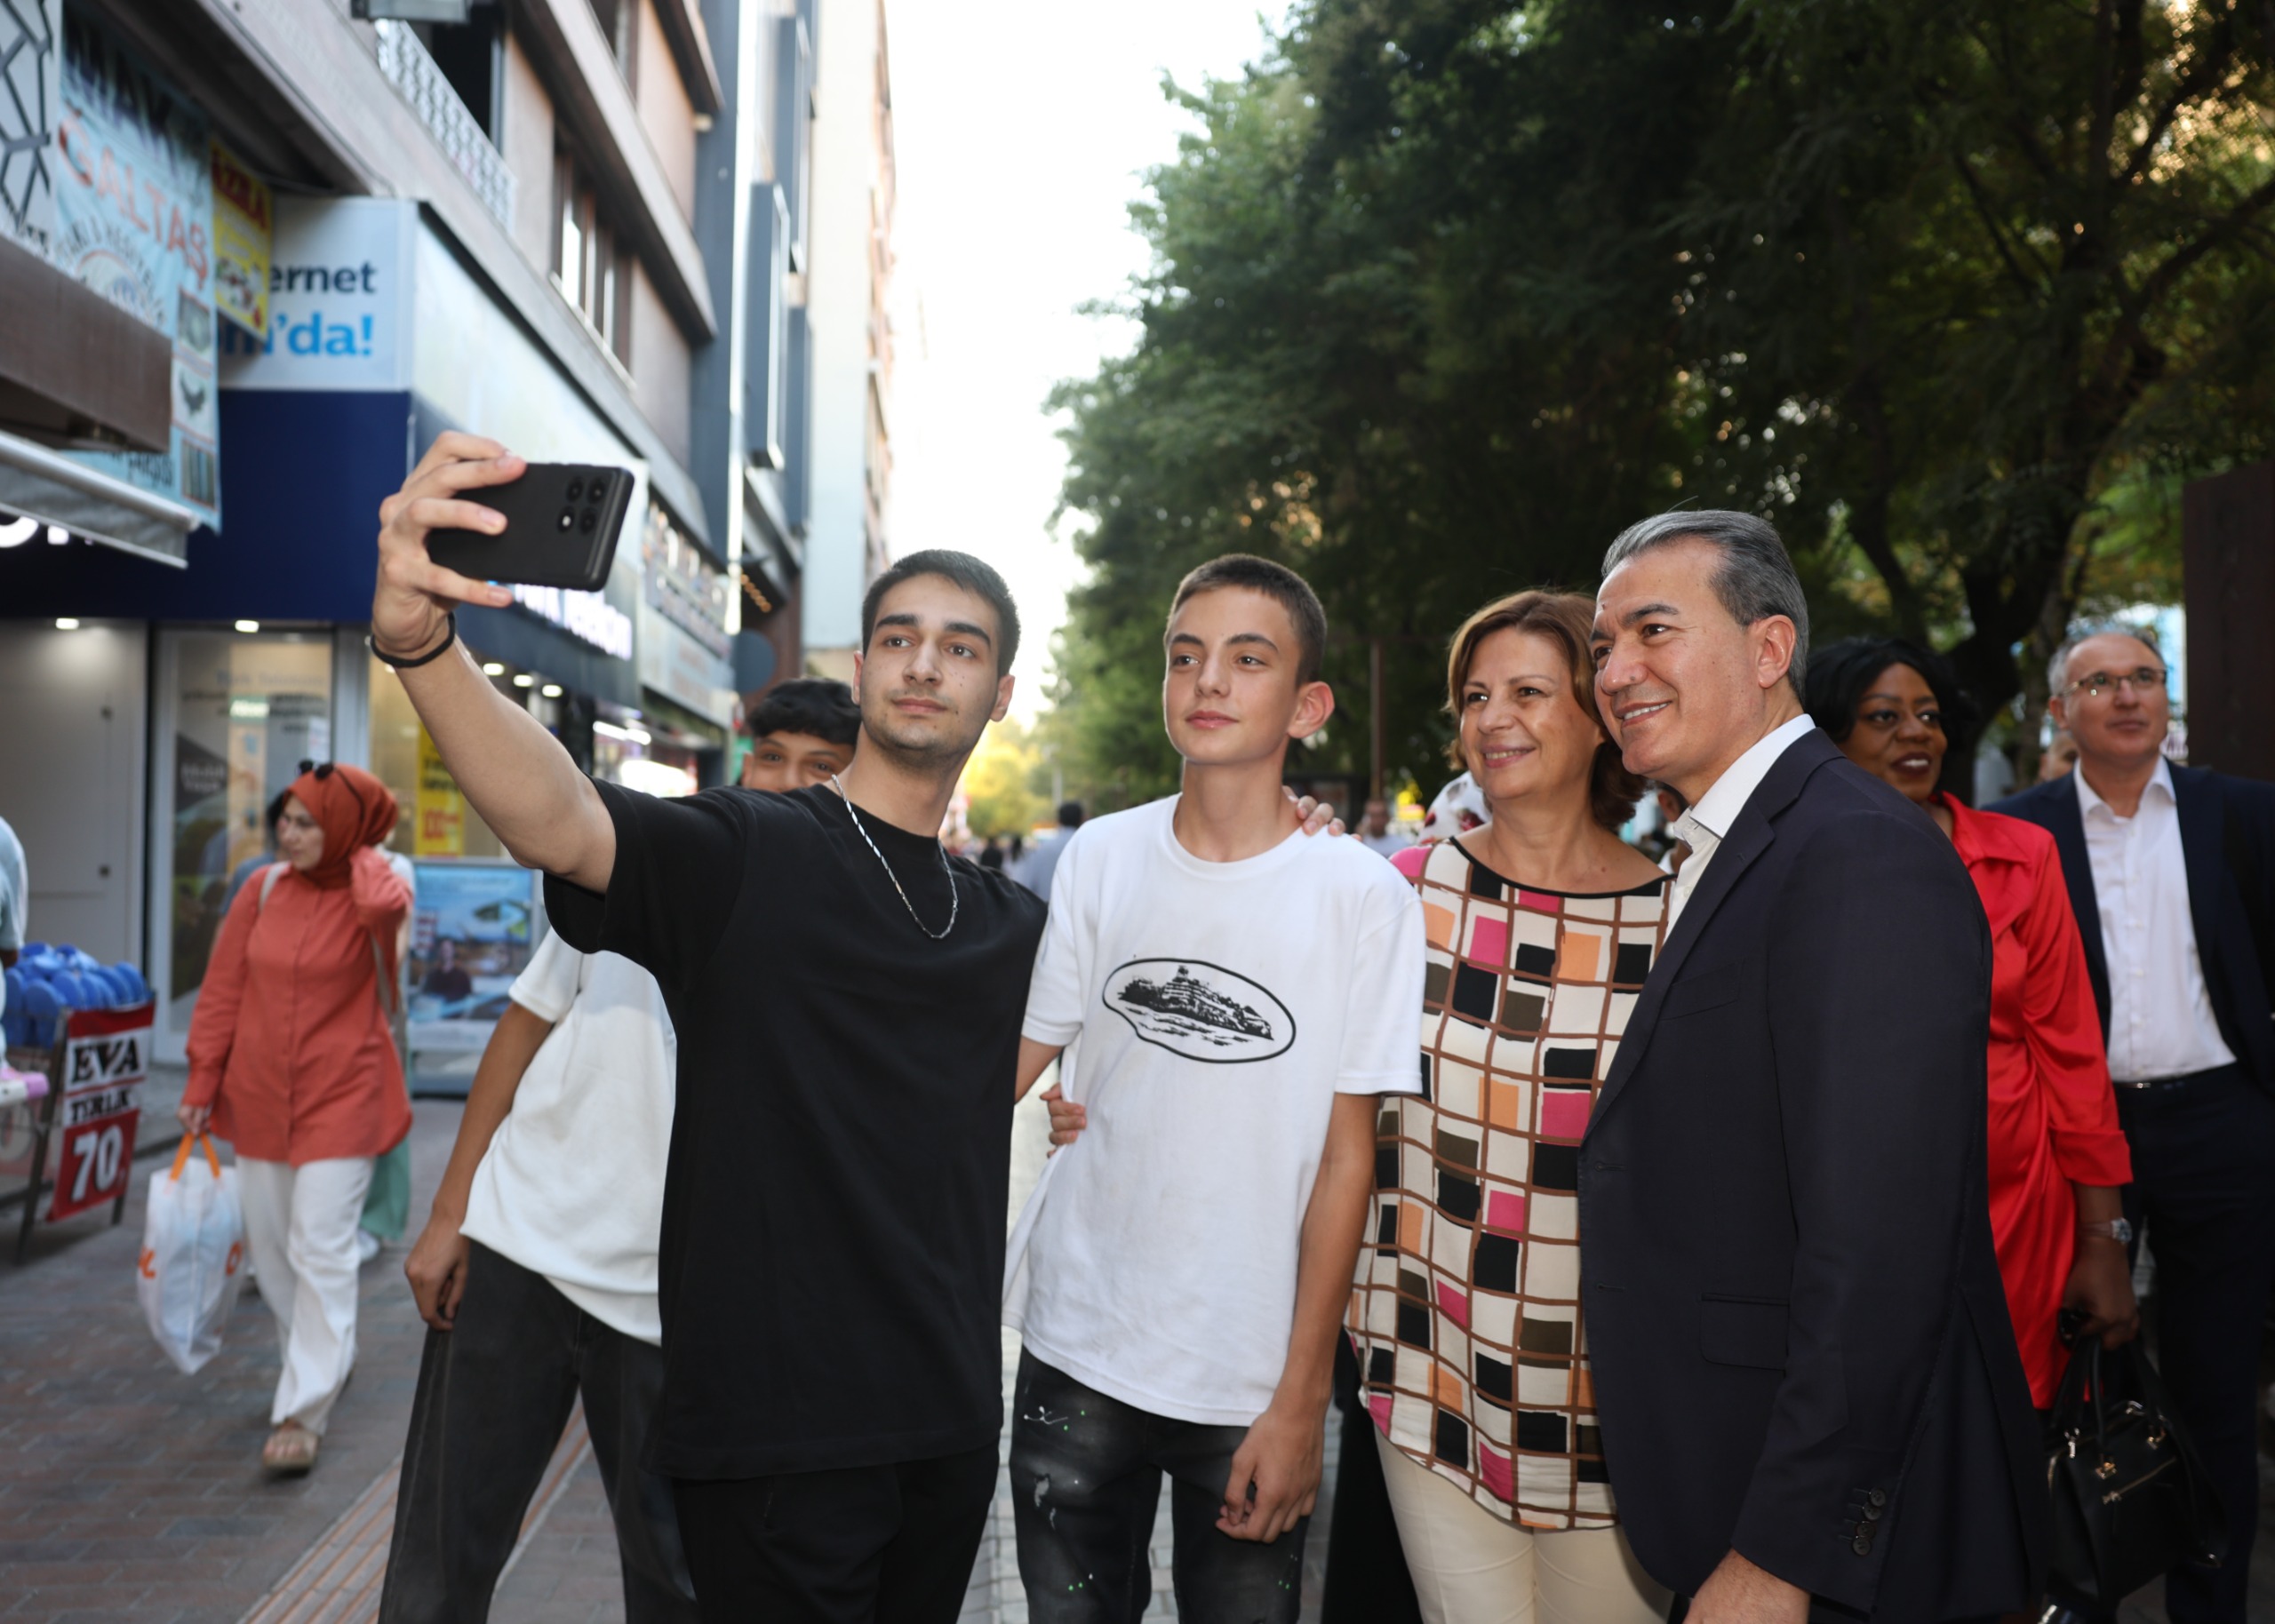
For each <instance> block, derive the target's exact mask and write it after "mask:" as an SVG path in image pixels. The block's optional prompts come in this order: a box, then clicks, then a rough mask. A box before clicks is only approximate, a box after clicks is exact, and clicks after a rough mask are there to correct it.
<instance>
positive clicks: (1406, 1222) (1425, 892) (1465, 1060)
mask: <svg viewBox="0 0 2275 1624" xmlns="http://www.w3.org/2000/svg"><path fill="white" fill-rule="evenodd" d="M1395 861H1396V862H1397V863H1398V865H1399V867H1400V868H1401V870H1403V871H1404V872H1405V873H1406V875H1407V877H1408V878H1409V879H1410V880H1413V881H1414V883H1415V887H1416V889H1417V890H1418V891H1419V892H1420V893H1421V898H1422V909H1423V914H1424V917H1425V920H1426V921H1427V928H1428V936H1429V950H1428V951H1429V975H1428V981H1427V983H1426V985H1425V991H1424V993H1423V1007H1422V1055H1423V1063H1424V1064H1423V1074H1424V1079H1425V1089H1426V1092H1425V1093H1424V1094H1422V1095H1402V1096H1399V1095H1391V1096H1385V1098H1384V1100H1383V1102H1382V1112H1381V1115H1380V1117H1379V1118H1377V1137H1376V1142H1375V1184H1376V1190H1375V1197H1374V1206H1373V1211H1372V1214H1371V1215H1370V1218H1369V1237H1368V1241H1369V1244H1368V1245H1366V1246H1363V1247H1362V1248H1361V1252H1360V1254H1359V1268H1358V1278H1357V1280H1356V1282H1355V1284H1354V1287H1353V1292H1352V1297H1351V1311H1350V1330H1351V1334H1352V1339H1353V1343H1354V1345H1355V1346H1356V1349H1357V1350H1358V1355H1359V1369H1360V1373H1361V1381H1362V1383H1363V1390H1364V1393H1365V1395H1366V1400H1367V1404H1368V1406H1369V1408H1370V1409H1371V1410H1372V1411H1373V1413H1374V1418H1375V1425H1376V1426H1377V1427H1378V1428H1380V1429H1382V1431H1383V1432H1384V1434H1385V1436H1386V1437H1388V1438H1389V1439H1390V1441H1391V1442H1392V1443H1393V1444H1394V1445H1397V1446H1398V1447H1399V1448H1401V1449H1402V1450H1404V1451H1405V1452H1406V1453H1408V1454H1409V1455H1410V1456H1411V1457H1413V1458H1414V1459H1415V1460H1416V1461H1419V1462H1421V1463H1422V1464H1423V1465H1425V1466H1427V1467H1429V1468H1430V1469H1432V1470H1433V1471H1435V1472H1436V1473H1438V1475H1439V1476H1441V1477H1444V1478H1446V1479H1447V1480H1448V1481H1449V1482H1451V1483H1454V1484H1457V1485H1460V1487H1461V1488H1462V1489H1463V1490H1464V1491H1465V1492H1466V1493H1468V1494H1469V1496H1470V1498H1471V1499H1473V1500H1474V1501H1476V1502H1477V1503H1478V1504H1479V1505H1481V1506H1482V1507H1484V1508H1485V1509H1487V1510H1489V1511H1491V1512H1493V1513H1494V1514H1495V1515H1497V1516H1498V1517H1504V1518H1506V1519H1507V1520H1509V1521H1510V1522H1513V1523H1515V1524H1520V1525H1521V1526H1524V1527H1528V1528H1543V1529H1561V1528H1600V1527H1606V1526H1608V1525H1609V1524H1612V1523H1614V1522H1616V1520H1617V1519H1616V1516H1615V1514H1614V1512H1613V1509H1612V1501H1611V1485H1610V1482H1609V1480H1608V1477H1607V1475H1606V1473H1605V1470H1604V1461H1603V1448H1602V1445H1601V1442H1600V1435H1599V1433H1598V1431H1597V1428H1596V1421H1595V1396H1594V1392H1593V1388H1592V1386H1591V1384H1590V1381H1589V1378H1588V1361H1587V1336H1586V1330H1585V1326H1584V1325H1583V1324H1582V1323H1581V1318H1580V1246H1579V1197H1578V1186H1579V1166H1580V1138H1581V1135H1582V1134H1585V1132H1586V1131H1587V1126H1588V1112H1589V1110H1590V1108H1591V1107H1592V1106H1593V1103H1594V1102H1595V1095H1596V1090H1597V1089H1599V1088H1600V1087H1602V1086H1603V1079H1604V1076H1605V1074H1606V1073H1607V1072H1608V1071H1610V1069H1611V1062H1612V1056H1613V1055H1615V1054H1616V1052H1617V1051H1618V1047H1619V1039H1620V1035H1621V1034H1622V1033H1623V1032H1624V1031H1625V1030H1626V1027H1627V1020H1628V1017H1629V1015H1631V1014H1632V1012H1633V1010H1634V1007H1635V999H1636V996H1637V994H1638V993H1639V992H1640V991H1641V989H1642V984H1643V977H1644V975H1646V974H1647V973H1648V971H1649V969H1650V967H1651V961H1652V959H1653V958H1654V957H1655V956H1656V953H1657V951H1658V947H1659V941H1660V937H1661V935H1662V933H1663V931H1664V908H1665V888H1666V881H1665V880H1664V879H1662V880H1653V881H1651V882H1650V883H1649V884H1648V885H1644V886H1640V887H1638V888H1636V889H1634V890H1632V891H1621V892H1615V893H1611V894H1608V895H1602V896H1566V895H1562V894H1560V893H1557V892H1551V891H1535V890H1529V889H1526V888H1521V887H1520V886H1518V885H1516V884H1515V883H1514V882H1513V881H1511V880H1505V879H1503V878H1502V877H1501V876H1500V875H1498V874H1496V873H1494V872H1492V871H1491V870H1490V869H1488V868H1486V867H1485V866H1483V865H1482V864H1479V863H1476V862H1474V861H1473V860H1472V859H1471V858H1470V856H1469V855H1468V853H1467V852H1465V851H1464V850H1463V849H1462V848H1461V847H1460V846H1458V845H1457V844H1456V843H1455V842H1454V841H1452V840H1444V841H1439V842H1434V843H1433V844H1431V845H1427V846H1420V847H1416V848H1412V849H1410V850H1409V851H1406V852H1401V854H1399V856H1398V857H1397V859H1395Z"/></svg>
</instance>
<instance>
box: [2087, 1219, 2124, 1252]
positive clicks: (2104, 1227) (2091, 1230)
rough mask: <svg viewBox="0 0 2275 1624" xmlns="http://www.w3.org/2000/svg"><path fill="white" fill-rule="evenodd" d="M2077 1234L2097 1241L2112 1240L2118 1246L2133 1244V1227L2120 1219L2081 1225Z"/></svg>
mask: <svg viewBox="0 0 2275 1624" xmlns="http://www.w3.org/2000/svg"><path fill="white" fill-rule="evenodd" d="M2078 1233H2079V1234H2080V1235H2086V1236H2091V1237H2093V1238H2095V1239H2099V1240H2113V1241H2115V1242H2116V1243H2117V1244H2118V1245H2119V1246H2131V1245H2132V1244H2133V1226H2132V1225H2131V1224H2130V1223H2128V1222H2126V1221H2125V1220H2124V1219H2122V1218H2111V1219H2109V1220H2107V1221H2106V1222H2102V1223H2081V1224H2079V1226H2078Z"/></svg>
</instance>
